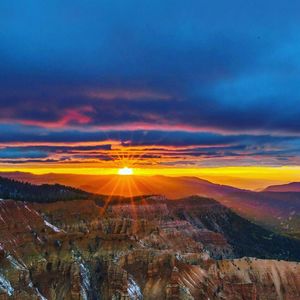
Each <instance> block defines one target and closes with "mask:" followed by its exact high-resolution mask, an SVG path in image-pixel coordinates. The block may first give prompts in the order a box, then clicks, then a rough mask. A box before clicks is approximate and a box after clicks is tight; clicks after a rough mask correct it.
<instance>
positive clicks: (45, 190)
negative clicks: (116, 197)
mask: <svg viewBox="0 0 300 300" xmlns="http://www.w3.org/2000/svg"><path fill="white" fill-rule="evenodd" d="M90 196H91V195H90V193H87V192H84V191H81V190H79V189H75V188H72V187H67V186H64V185H60V184H54V185H50V184H42V185H33V184H31V183H24V182H20V181H15V180H13V179H8V178H3V177H0V198H1V199H13V200H20V201H28V202H45V203H48V202H54V201H66V200H76V199H87V198H88V197H90Z"/></svg>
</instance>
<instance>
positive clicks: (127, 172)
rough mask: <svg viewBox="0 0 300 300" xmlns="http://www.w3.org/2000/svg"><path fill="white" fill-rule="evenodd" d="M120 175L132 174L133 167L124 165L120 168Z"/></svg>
mask: <svg viewBox="0 0 300 300" xmlns="http://www.w3.org/2000/svg"><path fill="white" fill-rule="evenodd" d="M118 174H119V175H132V174H133V170H132V169H131V168H127V167H124V168H122V169H119V170H118Z"/></svg>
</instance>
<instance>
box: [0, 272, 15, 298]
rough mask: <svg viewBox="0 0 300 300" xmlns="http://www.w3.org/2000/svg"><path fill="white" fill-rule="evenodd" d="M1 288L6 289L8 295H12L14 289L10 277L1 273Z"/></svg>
mask: <svg viewBox="0 0 300 300" xmlns="http://www.w3.org/2000/svg"><path fill="white" fill-rule="evenodd" d="M0 289H2V290H4V291H5V292H6V293H7V295H8V296H12V295H13V293H14V289H13V287H12V285H11V283H10V282H9V280H8V279H6V278H5V277H4V275H2V274H1V273H0Z"/></svg>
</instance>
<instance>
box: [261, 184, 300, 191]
mask: <svg viewBox="0 0 300 300" xmlns="http://www.w3.org/2000/svg"><path fill="white" fill-rule="evenodd" d="M264 192H300V182H291V183H288V184H281V185H271V186H269V187H267V188H266V189H264Z"/></svg>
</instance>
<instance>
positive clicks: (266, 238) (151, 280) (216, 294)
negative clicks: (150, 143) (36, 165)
mask: <svg viewBox="0 0 300 300" xmlns="http://www.w3.org/2000/svg"><path fill="white" fill-rule="evenodd" d="M56 188H57V187H56ZM73 192H74V191H73V190H72V193H73ZM63 195H64V197H65V195H66V194H65V192H64V193H63ZM299 247H300V241H299V240H297V239H292V238H289V237H285V236H282V235H279V234H276V233H274V232H272V231H268V230H267V229H264V228H262V227H260V226H258V225H256V224H254V223H252V222H250V221H248V220H246V219H245V218H243V217H241V216H239V215H237V214H236V213H235V212H233V211H232V210H231V209H229V208H227V207H225V206H223V205H222V204H220V203H219V202H217V201H215V200H213V199H209V198H205V197H200V196H192V197H186V198H182V199H178V200H169V199H167V198H166V197H164V196H159V195H152V196H139V197H129V198H127V197H108V196H107V197H98V198H95V197H92V195H91V197H90V198H87V199H82V200H81V199H76V200H64V201H51V202H47V203H38V202H33V201H30V200H29V201H15V200H12V199H4V200H3V199H2V200H1V201H0V299H1V300H4V299H25V300H26V299H42V300H45V299H57V300H58V299H114V300H117V299H120V300H121V299H156V300H157V299H169V300H170V299H189V300H192V299H232V300H233V299H249V300H250V299H251V300H253V299H266V300H272V299H289V300H296V299H299V298H300V264H299V263H298V261H300V253H299V251H298V249H299Z"/></svg>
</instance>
